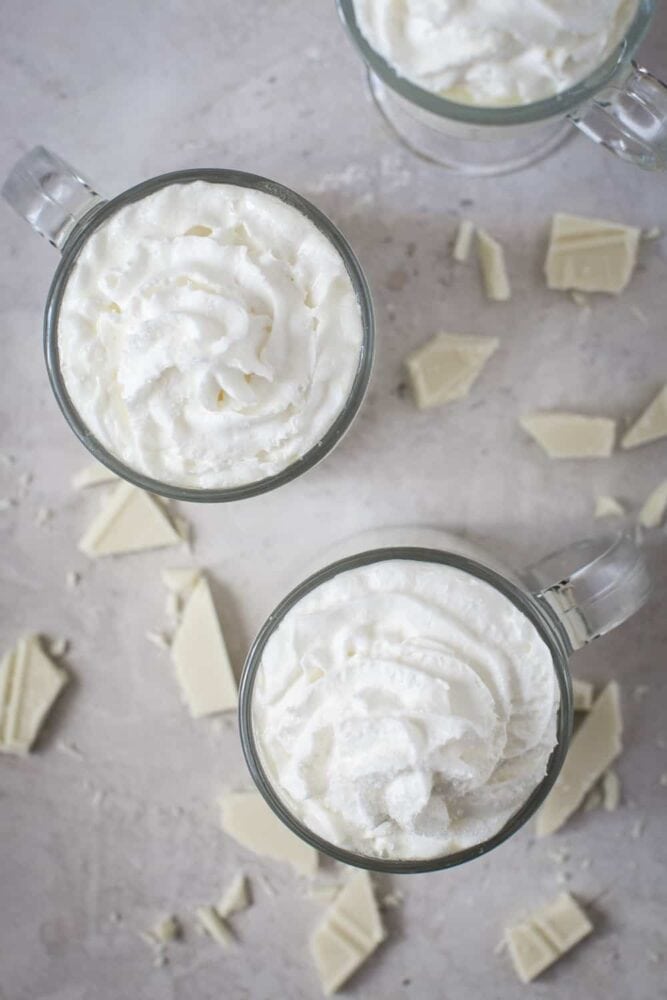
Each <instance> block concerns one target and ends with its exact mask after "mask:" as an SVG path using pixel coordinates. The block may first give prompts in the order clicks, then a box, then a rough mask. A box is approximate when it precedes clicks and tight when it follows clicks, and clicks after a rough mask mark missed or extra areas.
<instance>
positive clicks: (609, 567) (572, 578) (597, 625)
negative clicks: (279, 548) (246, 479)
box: [239, 528, 650, 874]
mask: <svg viewBox="0 0 667 1000" xmlns="http://www.w3.org/2000/svg"><path fill="white" fill-rule="evenodd" d="M363 544H371V545H373V546H375V545H376V544H377V545H381V546H382V547H377V548H376V547H373V548H371V549H368V548H363V549H361V550H360V548H359V546H360V545H363ZM337 551H338V553H340V552H341V551H342V552H346V553H349V554H346V555H344V556H343V557H342V558H338V559H336V561H334V562H331V563H329V564H328V565H325V566H324V567H320V568H318V570H317V571H316V572H314V573H312V574H311V575H310V576H309V577H308V578H307V579H305V580H304V582H303V583H300V584H299V585H298V586H297V587H295V588H294V589H293V590H292V591H291V592H290V593H288V595H287V596H286V597H285V598H284V599H283V600H281V601H280V603H279V604H278V605H277V607H276V608H275V609H274V610H273V611H272V612H271V614H270V615H269V617H268V618H267V620H266V621H265V623H264V625H263V626H262V627H261V629H260V630H259V632H258V634H257V637H256V639H255V640H254V642H253V644H252V647H251V649H250V652H249V653H248V656H247V659H246V662H245V666H244V668H243V675H242V678H241V685H240V691H239V725H240V732H241V743H242V746H243V753H244V756H245V759H246V763H247V765H248V768H249V770H250V773H251V775H252V777H253V780H254V781H255V784H256V785H257V788H258V789H259V791H260V792H261V794H262V795H263V796H264V799H265V800H266V802H267V803H268V805H269V806H270V807H271V809H272V810H273V811H274V813H275V814H276V815H277V816H278V818H279V819H280V820H282V822H283V823H285V825H286V826H287V827H289V829H290V830H291V831H292V832H293V833H294V834H296V835H297V836H298V837H300V838H301V839H302V840H304V841H306V842H307V843H308V844H310V845H311V846H312V847H314V848H316V849H317V850H318V851H320V852H322V853H323V854H326V855H328V856H330V857H332V858H334V859H336V860H337V861H341V862H343V863H344V864H347V865H353V866H355V867H358V868H366V869H369V870H371V871H377V872H390V873H394V874H411V873H418V872H432V871H440V870H442V869H445V868H452V867H454V866H456V865H460V864H463V863H464V862H467V861H471V860H473V859H474V858H479V857H481V856H482V855H484V854H486V853H488V851H490V850H492V849H493V848H495V847H498V846H499V845H500V844H502V843H503V842H504V841H505V840H507V839H508V838H509V837H511V836H512V835H513V834H514V833H516V832H517V831H518V830H519V829H520V828H521V827H522V826H523V825H524V824H525V823H526V822H527V821H528V820H529V819H530V818H531V816H533V814H534V813H535V812H536V810H537V809H538V808H539V806H540V805H541V804H542V802H543V801H544V799H545V798H546V796H547V794H548V792H549V790H550V789H551V787H552V786H553V784H554V782H555V780H556V778H557V777H558V774H559V772H560V769H561V767H562V765H563V761H564V760H565V756H566V754H567V750H568V746H569V742H570V738H571V735H572V723H573V713H574V709H573V702H572V682H571V678H570V671H569V667H568V661H569V658H570V656H571V654H572V653H573V652H575V651H576V650H578V649H581V648H582V646H584V645H586V644H587V643H589V642H591V641H592V640H593V639H595V638H597V637H598V636H601V635H604V634H605V633H607V632H609V631H611V629H613V628H616V626H618V625H620V624H622V622H624V621H626V620H627V619H628V618H629V617H630V616H631V615H633V614H634V613H635V612H636V611H638V610H639V609H640V608H641V607H642V606H643V604H644V603H645V602H646V600H647V598H648V596H649V592H650V579H649V575H648V571H647V568H646V563H645V560H644V557H643V555H642V553H641V551H640V550H639V549H638V547H637V545H636V544H635V542H634V540H633V539H632V538H631V537H630V536H629V535H627V534H622V533H621V534H617V535H611V536H610V535H605V536H602V537H600V538H598V539H595V540H589V541H583V542H579V543H576V544H575V545H572V546H569V547H567V548H565V549H562V550H560V551H558V552H555V553H553V554H552V555H550V556H547V557H546V558H545V559H542V560H540V562H539V563H536V564H535V565H533V566H531V567H529V568H528V569H527V570H525V571H524V572H523V573H521V574H516V573H515V572H513V571H512V570H507V569H505V568H501V567H500V566H499V564H498V563H497V562H496V561H494V560H492V559H491V558H490V557H489V556H488V555H486V554H485V553H484V552H483V551H482V550H480V549H479V548H477V547H475V546H472V545H471V544H469V543H467V542H464V541H462V540H461V539H457V538H456V537H455V536H452V535H449V534H447V533H444V532H441V531H437V530H433V529H423V528H422V529H419V528H417V529H389V530H386V531H379V532H374V533H369V534H366V535H364V536H361V537H359V536H358V537H357V538H355V539H351V540H350V541H349V542H347V543H344V546H343V548H342V549H341V547H338V549H337ZM398 559H407V560H412V561H416V562H423V563H427V564H433V563H436V564H440V565H445V566H452V567H455V568H457V569H459V570H463V571H464V572H466V573H468V574H471V575H472V576H474V577H477V578H478V579H480V580H483V581H485V582H486V583H487V584H490V585H491V586H492V587H493V588H495V589H496V590H497V591H499V592H500V593H501V594H503V595H504V596H505V597H506V598H507V599H509V600H510V601H511V602H512V604H514V606H515V607H516V608H518V609H519V610H520V611H521V612H522V613H523V614H524V615H525V616H526V617H527V618H528V619H529V620H530V621H531V622H532V624H533V625H534V626H535V628H536V629H537V632H538V633H539V635H540V636H541V638H542V639H543V640H544V642H545V643H546V645H547V647H548V648H549V650H550V652H551V655H552V660H553V667H554V671H555V673H556V679H557V682H558V688H559V692H560V706H559V710H558V723H557V743H556V746H555V748H554V750H553V751H552V754H551V757H550V759H549V763H548V766H547V771H546V774H545V776H544V778H543V779H542V781H541V782H540V783H539V784H538V785H537V787H536V788H535V789H534V790H533V792H532V793H531V794H530V796H529V797H528V798H527V799H526V801H525V802H524V803H523V805H522V806H521V808H520V809H519V810H518V811H517V812H516V813H514V815H513V816H511V817H510V819H509V820H508V821H507V823H506V824H505V825H504V826H503V827H502V829H501V830H499V831H498V832H497V833H496V834H494V835H493V836H492V837H490V838H489V839H488V840H485V841H484V842H482V843H480V844H476V845H475V846H474V847H471V848H468V849H466V850H462V851H458V852H456V853H451V854H446V855H443V856H441V857H430V858H424V859H410V860H401V859H397V858H379V857H376V856H374V855H365V854H361V853H358V852H355V851H352V850H347V849H345V848H343V847H340V846H338V845H336V844H334V843H331V842H329V841H327V840H325V839H324V838H323V837H321V836H319V835H318V834H316V833H314V832H313V831H312V830H310V829H309V828H308V827H307V826H305V825H304V824H303V823H302V822H301V821H300V820H299V819H298V818H297V816H296V815H295V814H294V812H293V811H292V810H291V809H290V806H289V804H288V803H287V801H286V800H285V798H284V797H283V796H282V795H281V792H280V790H279V789H278V788H277V787H276V786H275V784H274V782H273V781H272V779H271V777H270V775H269V772H268V768H267V767H266V766H265V764H264V762H263V760H262V752H261V749H260V746H259V743H258V740H257V738H256V730H255V720H254V712H253V691H254V687H255V682H256V679H257V676H258V673H259V671H260V669H261V664H262V656H263V653H264V650H265V648H266V645H267V643H268V641H269V639H270V638H271V636H272V635H273V633H274V632H275V631H276V629H277V628H278V627H279V626H280V624H281V622H282V621H283V619H284V618H285V616H286V615H287V614H288V612H289V611H290V610H291V609H292V608H293V607H295V605H297V604H298V603H299V602H300V601H301V600H302V599H303V598H304V597H306V596H307V595H308V594H310V593H311V591H313V590H315V589H316V588H317V587H319V586H321V585H322V584H324V583H326V582H327V581H328V580H331V579H333V578H334V577H336V576H337V575H338V574H339V573H345V572H346V571H348V570H353V569H357V568H359V567H362V566H368V565H371V564H376V563H379V562H383V561H386V560H398Z"/></svg>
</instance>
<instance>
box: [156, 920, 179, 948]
mask: <svg viewBox="0 0 667 1000" xmlns="http://www.w3.org/2000/svg"><path fill="white" fill-rule="evenodd" d="M150 933H151V935H152V936H153V938H154V939H155V941H156V942H157V943H158V944H169V943H170V942H171V941H177V940H178V938H180V937H181V936H182V934H183V928H182V926H181V922H180V920H179V919H178V917H175V916H169V917H163V918H162V920H158V922H157V924H156V925H155V927H153V929H152V930H151V932H150Z"/></svg>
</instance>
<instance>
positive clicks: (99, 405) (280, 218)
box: [58, 181, 363, 488]
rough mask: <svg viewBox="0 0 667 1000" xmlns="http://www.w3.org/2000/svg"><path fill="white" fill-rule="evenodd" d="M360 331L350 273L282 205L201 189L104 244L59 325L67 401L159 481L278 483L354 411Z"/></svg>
mask: <svg viewBox="0 0 667 1000" xmlns="http://www.w3.org/2000/svg"><path fill="white" fill-rule="evenodd" d="M362 337H363V331H362V320H361V312H360V308H359V304H358V302H357V299H356V296H355V292H354V288H353V286H352V282H351V280H350V277H349V275H348V273H347V270H346V267H345V264H344V262H343V260H342V258H341V256H340V255H339V253H338V252H337V251H336V249H335V248H334V247H333V245H332V244H331V243H330V242H329V240H328V239H327V238H326V237H325V236H324V235H323V234H322V233H321V232H320V231H319V230H318V229H317V227H316V226H315V225H314V224H313V223H312V222H311V221H310V220H309V219H308V218H306V216H304V215H302V214H301V212H299V211H297V210H296V209H295V208H293V207H291V206H290V205H287V204H285V203H284V202H282V201H281V200H280V199H279V198H277V197H274V196H272V195H269V194H265V193H263V192H260V191H255V190H253V189H250V188H243V187H237V186H233V185H228V184H215V183H208V182H205V181H195V182H192V183H177V184H172V185H169V186H167V187H164V188H162V189H160V190H158V191H156V192H155V193H153V194H150V195H148V196H146V197H145V198H144V199H142V200H140V201H138V202H135V203H133V204H130V205H127V206H125V207H123V208H121V209H120V210H119V211H118V212H116V214H115V215H113V216H112V217H111V218H110V219H109V220H108V221H107V222H106V223H104V224H103V225H102V226H100V228H99V229H97V230H96V231H94V232H93V233H92V235H91V236H90V238H89V239H88V241H87V243H86V244H85V246H84V247H83V250H82V251H81V254H80V256H79V258H78V260H77V262H76V264H75V266H74V268H73V270H72V273H71V275H70V277H69V279H68V282H67V285H66V288H65V292H64V295H63V299H62V304H61V309H60V316H59V321H58V345H59V352H60V360H61V370H62V374H63V376H64V379H65V384H66V386H67V390H68V393H69V395H70V398H71V400H72V402H73V404H74V406H75V407H76V409H77V410H78V411H79V414H80V415H81V417H82V418H83V420H84V421H85V423H86V424H87V426H88V428H89V429H90V430H91V431H92V433H93V434H94V435H95V436H96V437H97V438H98V439H99V441H100V442H101V443H102V444H103V445H104V446H105V447H106V448H108V449H109V450H110V451H112V452H113V453H114V454H115V455H117V456H118V457H119V458H120V459H121V460H122V461H123V462H124V463H125V464H126V465H129V466H131V467H132V468H134V469H137V470H138V471H140V472H142V473H144V474H147V475H149V476H152V477H154V478H156V479H158V480H161V481H162V482H166V483H171V484H176V485H186V486H194V487H199V488H213V487H230V486H237V485H241V484H245V483H250V482H255V481H257V480H261V479H264V478H266V477H267V476H271V475H274V474H275V473H277V472H280V471H281V470H283V469H284V468H286V467H287V466H289V465H290V464H291V463H293V462H294V461H295V460H297V459H298V458H300V457H301V456H302V455H304V454H305V453H306V452H307V451H309V450H310V449H311V448H312V447H313V446H314V445H315V444H317V442H318V441H319V440H320V439H321V438H322V437H323V435H324V434H325V433H326V432H327V430H328V429H329V428H330V426H331V425H332V423H333V422H334V421H335V419H336V417H337V416H338V415H339V413H340V411H341V410H342V408H343V407H344V405H345V402H346V400H347V398H348V395H349V392H350V389H351V386H352V382H353V380H354V376H355V373H356V370H357V367H358V364H359V357H360V349H361V344H362Z"/></svg>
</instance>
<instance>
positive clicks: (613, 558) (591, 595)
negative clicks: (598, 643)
mask: <svg viewBox="0 0 667 1000" xmlns="http://www.w3.org/2000/svg"><path fill="white" fill-rule="evenodd" d="M523 580H524V582H525V583H526V584H527V586H528V587H529V589H530V590H531V591H532V593H533V595H534V597H535V598H536V599H537V600H538V601H539V602H540V604H541V605H542V607H543V608H544V609H545V610H546V611H547V614H548V617H549V618H551V620H552V621H553V620H554V619H555V620H556V622H557V623H558V624H559V625H560V627H561V630H562V631H563V632H564V633H565V638H566V639H567V642H568V644H569V646H570V650H571V651H573V650H576V649H581V647H582V646H585V645H586V644H587V643H589V642H591V641H592V640H593V639H597V638H598V636H601V635H605V633H607V632H610V631H611V630H612V629H613V628H616V626H617V625H620V624H621V623H622V622H624V621H626V619H628V618H630V616H631V615H633V614H634V613H635V612H636V611H639V609H640V608H641V607H642V605H644V604H645V603H646V601H647V599H648V597H649V594H650V590H651V580H650V577H649V572H648V568H647V566H646V560H645V559H644V555H643V553H642V551H641V550H640V549H639V547H638V546H637V544H636V542H635V541H634V539H633V538H632V537H631V536H630V535H628V534H617V535H605V536H603V537H602V538H598V539H595V540H588V541H583V542H577V543H576V544H574V545H570V546H568V547H567V548H564V549H560V550H559V551H558V552H553V553H552V554H551V555H549V556H546V557H545V558H544V559H541V560H540V561H539V562H538V563H536V564H535V565H533V566H530V567H529V568H528V569H527V570H525V572H524V574H523Z"/></svg>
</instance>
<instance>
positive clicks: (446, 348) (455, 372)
mask: <svg viewBox="0 0 667 1000" xmlns="http://www.w3.org/2000/svg"><path fill="white" fill-rule="evenodd" d="M498 345H499V341H498V340H497V339H496V338H495V337H474V336H467V335H464V334H451V333H439V334H438V335H437V336H436V337H434V338H433V339H432V340H430V341H429V342H428V343H427V344H425V345H424V346H423V347H420V348H419V350H417V351H413V353H412V354H410V355H408V357H407V358H406V361H405V365H406V368H407V371H408V376H409V379H410V384H411V386H412V391H413V394H414V398H415V402H416V404H417V406H418V407H419V409H420V410H425V409H428V408H429V407H431V406H441V405H442V404H443V403H449V402H451V401H452V400H455V399H462V398H463V397H464V396H467V395H468V393H469V392H470V390H471V388H472V386H473V384H474V382H475V381H476V379H477V378H478V377H479V375H480V373H481V371H482V369H483V368H484V365H485V364H486V362H487V361H488V360H489V358H490V357H491V355H492V354H493V353H494V352H495V351H496V350H497V349H498Z"/></svg>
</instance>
